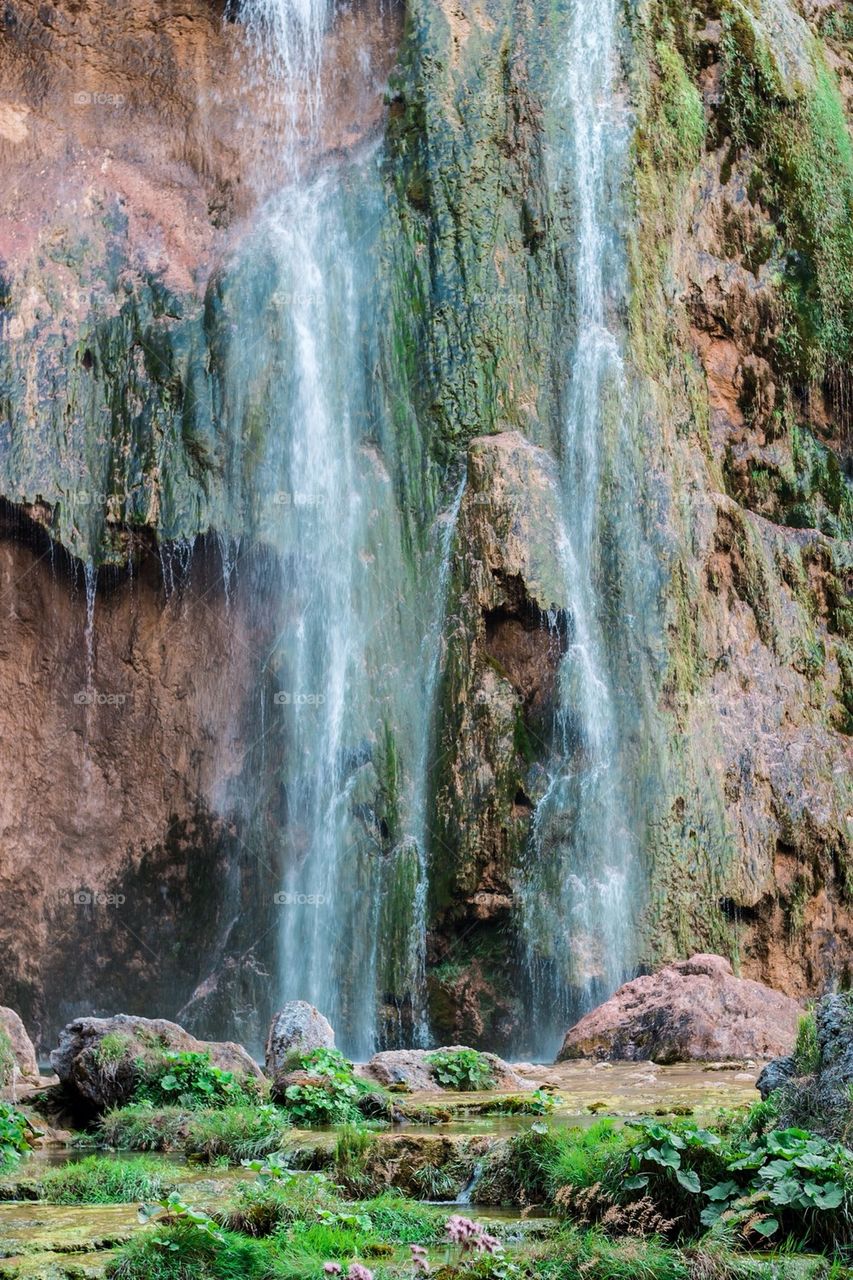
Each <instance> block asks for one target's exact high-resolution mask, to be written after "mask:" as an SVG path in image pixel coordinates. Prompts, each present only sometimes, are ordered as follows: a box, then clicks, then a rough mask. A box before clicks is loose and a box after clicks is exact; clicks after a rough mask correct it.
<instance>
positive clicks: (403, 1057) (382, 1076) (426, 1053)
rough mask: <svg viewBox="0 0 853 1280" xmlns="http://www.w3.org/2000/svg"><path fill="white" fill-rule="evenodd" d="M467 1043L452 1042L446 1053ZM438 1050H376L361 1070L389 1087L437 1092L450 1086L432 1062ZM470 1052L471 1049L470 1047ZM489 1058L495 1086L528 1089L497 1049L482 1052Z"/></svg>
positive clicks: (494, 1087) (368, 1077) (456, 1049)
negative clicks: (498, 1054) (497, 1052)
mask: <svg viewBox="0 0 853 1280" xmlns="http://www.w3.org/2000/svg"><path fill="white" fill-rule="evenodd" d="M466 1048H467V1046H465V1045H458V1044H455V1045H449V1046H448V1047H447V1048H446V1049H443V1050H441V1052H443V1053H454V1052H456V1051H458V1050H459V1049H466ZM434 1052H436V1050H429V1049H389V1050H386V1051H385V1052H383V1053H376V1054H374V1055H373V1057H372V1058H371V1059H370V1061H369V1062H368V1063H367V1064H366V1065H365V1066H364V1067H363V1068H362V1070H361V1074H362V1075H363V1076H365V1077H366V1078H367V1079H368V1080H375V1081H376V1082H377V1083H378V1084H381V1085H383V1086H384V1087H385V1088H390V1087H391V1086H392V1085H405V1086H406V1088H407V1090H411V1092H413V1093H419V1092H434V1091H435V1090H441V1089H446V1088H450V1086H449V1085H442V1084H441V1082H440V1081H439V1080H438V1078H437V1077H436V1074H435V1068H434V1067H433V1065H432V1063H431V1062H430V1054H431V1053H434ZM468 1052H470V1050H468ZM482 1056H483V1058H485V1060H486V1061H487V1062H488V1064H489V1068H490V1071H491V1075H492V1081H493V1083H492V1084H491V1085H490V1086H489V1087H490V1088H492V1089H525V1088H527V1085H526V1084H525V1083H524V1081H523V1080H522V1079H521V1078H520V1077H519V1076H517V1075H516V1074H515V1072H514V1071H513V1070H512V1068H511V1067H509V1066H507V1064H506V1063H505V1062H504V1061H503V1059H502V1058H499V1057H497V1056H496V1055H495V1054H494V1053H485V1054H483V1055H482Z"/></svg>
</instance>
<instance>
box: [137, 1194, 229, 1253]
mask: <svg viewBox="0 0 853 1280" xmlns="http://www.w3.org/2000/svg"><path fill="white" fill-rule="evenodd" d="M139 1221H140V1222H141V1223H143V1225H147V1224H148V1223H149V1222H164V1223H167V1224H168V1225H169V1226H173V1225H174V1224H175V1223H181V1224H182V1225H183V1224H186V1225H188V1226H190V1227H192V1228H193V1229H194V1230H195V1231H198V1232H200V1233H201V1234H202V1235H206V1236H210V1237H211V1238H212V1239H213V1240H217V1241H219V1242H222V1241H223V1240H224V1237H223V1235H222V1232H221V1231H220V1230H219V1228H218V1226H217V1225H216V1223H215V1222H214V1221H213V1219H212V1218H211V1217H210V1216H209V1215H208V1214H206V1213H204V1212H202V1211H201V1210H199V1209H194V1208H193V1207H192V1205H190V1204H187V1202H186V1201H185V1200H184V1199H183V1198H182V1197H181V1194H180V1192H179V1191H171V1192H170V1193H169V1195H168V1196H166V1197H165V1198H164V1199H161V1200H158V1201H157V1202H156V1204H153V1205H148V1204H142V1205H140V1206H139ZM163 1243H164V1244H166V1247H168V1248H170V1249H173V1248H174V1247H175V1246H174V1245H173V1244H172V1243H167V1242H163Z"/></svg>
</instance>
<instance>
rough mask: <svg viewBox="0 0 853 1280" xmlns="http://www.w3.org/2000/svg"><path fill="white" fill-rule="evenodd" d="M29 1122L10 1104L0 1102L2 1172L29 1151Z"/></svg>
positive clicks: (0, 1160) (0, 1162)
mask: <svg viewBox="0 0 853 1280" xmlns="http://www.w3.org/2000/svg"><path fill="white" fill-rule="evenodd" d="M29 1130H30V1124H29V1121H28V1120H27V1119H26V1117H25V1116H24V1115H23V1114H22V1113H21V1112H20V1111H18V1110H16V1109H15V1107H13V1106H12V1105H11V1103H8V1102H0V1170H3V1169H8V1168H9V1167H10V1165H13V1164H14V1163H15V1161H16V1160H18V1159H19V1158H20V1157H21V1155H22V1154H23V1153H24V1152H25V1151H27V1150H28V1149H29V1143H28V1141H27V1134H28V1132H29Z"/></svg>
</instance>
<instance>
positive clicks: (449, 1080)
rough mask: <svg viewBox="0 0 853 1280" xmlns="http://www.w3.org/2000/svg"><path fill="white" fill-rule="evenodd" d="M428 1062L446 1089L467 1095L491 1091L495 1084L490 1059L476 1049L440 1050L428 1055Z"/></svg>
mask: <svg viewBox="0 0 853 1280" xmlns="http://www.w3.org/2000/svg"><path fill="white" fill-rule="evenodd" d="M427 1062H428V1063H429V1065H430V1068H431V1069H432V1073H433V1075H434V1076H435V1078H436V1080H437V1081H438V1082H439V1084H440V1085H441V1086H442V1088H444V1089H455V1090H457V1091H458V1092H460V1093H467V1092H469V1091H470V1092H473V1091H476V1090H479V1089H491V1088H492V1087H493V1085H494V1083H495V1075H494V1071H493V1070H492V1065H491V1063H490V1062H489V1059H488V1058H487V1057H486V1055H485V1054H484V1053H479V1052H478V1051H477V1050H476V1049H439V1050H437V1051H436V1052H435V1053H430V1054H427Z"/></svg>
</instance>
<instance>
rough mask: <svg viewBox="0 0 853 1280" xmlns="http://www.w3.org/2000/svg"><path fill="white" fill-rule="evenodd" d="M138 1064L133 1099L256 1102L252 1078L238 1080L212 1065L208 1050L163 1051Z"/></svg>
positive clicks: (181, 1102)
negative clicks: (137, 1076) (136, 1083)
mask: <svg viewBox="0 0 853 1280" xmlns="http://www.w3.org/2000/svg"><path fill="white" fill-rule="evenodd" d="M139 1066H140V1070H141V1072H142V1079H141V1081H140V1083H139V1084H138V1085H137V1087H136V1091H135V1093H134V1101H135V1102H149V1103H151V1104H152V1106H164V1105H165V1106H168V1105H170V1104H177V1105H179V1106H182V1107H186V1108H195V1107H217V1106H219V1107H222V1106H233V1105H235V1104H239V1103H245V1102H256V1101H257V1100H258V1097H259V1089H258V1087H257V1086H256V1085H255V1084H254V1082H253V1081H249V1080H243V1081H238V1080H237V1079H236V1078H235V1076H234V1073H233V1072H231V1071H223V1070H221V1068H220V1067H217V1066H215V1065H214V1063H213V1062H211V1059H210V1054H209V1053H194V1052H182V1053H177V1052H171V1051H167V1052H165V1053H163V1054H162V1056H161V1057H159V1058H157V1059H156V1060H155V1061H154V1062H141V1061H140V1063H139Z"/></svg>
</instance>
